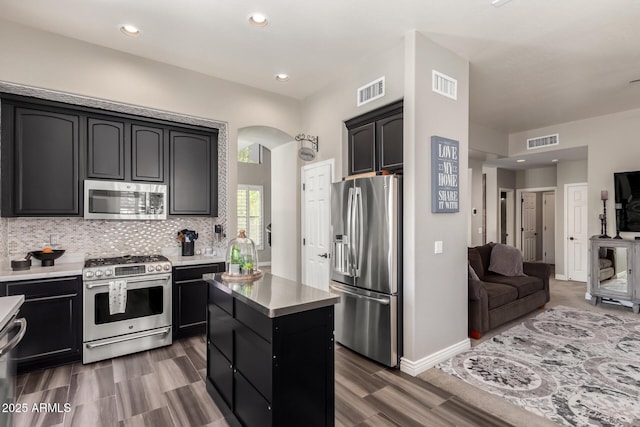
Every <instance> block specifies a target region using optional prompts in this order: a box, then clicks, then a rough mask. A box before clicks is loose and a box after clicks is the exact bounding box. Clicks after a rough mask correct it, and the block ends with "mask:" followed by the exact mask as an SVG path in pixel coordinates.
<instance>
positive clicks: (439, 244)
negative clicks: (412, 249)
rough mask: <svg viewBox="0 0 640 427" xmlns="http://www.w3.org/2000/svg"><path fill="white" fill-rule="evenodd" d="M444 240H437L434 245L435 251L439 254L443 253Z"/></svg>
mask: <svg viewBox="0 0 640 427" xmlns="http://www.w3.org/2000/svg"><path fill="white" fill-rule="evenodd" d="M442 246H443V245H442V240H436V242H435V245H434V252H435V253H437V254H441V253H442Z"/></svg>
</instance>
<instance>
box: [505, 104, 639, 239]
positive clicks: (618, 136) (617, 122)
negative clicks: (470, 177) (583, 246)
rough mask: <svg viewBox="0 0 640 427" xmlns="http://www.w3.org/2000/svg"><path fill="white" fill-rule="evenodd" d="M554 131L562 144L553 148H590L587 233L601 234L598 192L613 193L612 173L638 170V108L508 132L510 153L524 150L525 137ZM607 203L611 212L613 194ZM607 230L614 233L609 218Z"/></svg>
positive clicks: (511, 154) (600, 208)
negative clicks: (509, 133)
mask: <svg viewBox="0 0 640 427" xmlns="http://www.w3.org/2000/svg"><path fill="white" fill-rule="evenodd" d="M554 133H559V134H560V144H561V145H560V146H555V147H554V148H556V149H558V148H571V147H581V146H585V145H586V146H588V147H589V158H588V163H587V165H588V166H587V169H588V170H587V178H588V179H587V182H588V184H589V200H588V203H589V208H588V226H589V229H588V230H589V234H590V235H596V234H600V221H599V219H598V215H599V214H600V213H602V202H601V201H600V191H601V190H608V191H609V194H611V195H613V194H615V191H614V186H613V174H614V172H620V171H636V170H640V162H639V161H638V159H639V158H640V144H638V136H639V135H640V109H635V110H628V111H623V112H620V113H615V114H609V115H606V116H599V117H593V118H590V119H585V120H578V121H574V122H568V123H561V124H558V125H554V126H548V127H545V128H540V129H532V130H529V131H526V132H520V133H514V134H511V135H509V155H510V156H514V155H518V154H523V153H525V152H526V151H527V150H526V140H527V138H531V137H535V136H540V135H549V134H554ZM539 150H545V149H539ZM547 150H548V149H547ZM608 203H609V204H608V206H607V212H608V213H609V212H613V211H614V209H613V208H614V207H613V197H611V198H610V200H609V202H608ZM607 233H608V234H609V235H610V236H612V235H615V225H614V221H608V230H607ZM625 235H626V236H627V237H631V236H633V235H634V233H629V234H627V233H625ZM625 235H623V237H625ZM631 238H632V237H631Z"/></svg>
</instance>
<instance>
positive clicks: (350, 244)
mask: <svg viewBox="0 0 640 427" xmlns="http://www.w3.org/2000/svg"><path fill="white" fill-rule="evenodd" d="M354 199H355V191H354V189H353V187H352V188H349V197H348V202H347V232H348V233H349V235H348V236H347V268H348V270H349V275H350V276H355V275H356V274H355V270H354V259H355V254H354V249H355V248H354V242H355V240H354V238H355V235H354V220H355V217H354V215H353V213H354V207H355V206H354V205H355V204H354Z"/></svg>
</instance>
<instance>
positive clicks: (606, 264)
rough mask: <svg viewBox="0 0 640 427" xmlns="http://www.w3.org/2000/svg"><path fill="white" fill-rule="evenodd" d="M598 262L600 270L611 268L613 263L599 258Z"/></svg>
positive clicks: (607, 259)
mask: <svg viewBox="0 0 640 427" xmlns="http://www.w3.org/2000/svg"><path fill="white" fill-rule="evenodd" d="M598 261H600V269H601V270H602V269H603V268H607V267H612V266H613V261H611V260H610V259H609V258H599V259H598Z"/></svg>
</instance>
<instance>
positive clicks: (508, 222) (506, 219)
mask: <svg viewBox="0 0 640 427" xmlns="http://www.w3.org/2000/svg"><path fill="white" fill-rule="evenodd" d="M499 192H500V209H499V210H498V216H499V221H498V223H499V233H500V243H502V244H505V245H509V246H514V245H515V239H514V234H515V229H514V222H515V221H514V219H515V215H516V212H515V204H514V200H515V198H514V197H515V196H514V190H513V188H500V189H499Z"/></svg>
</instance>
